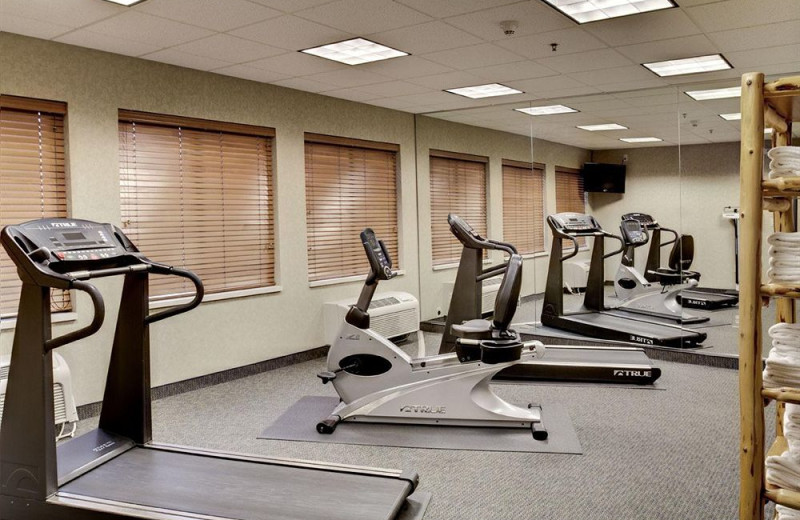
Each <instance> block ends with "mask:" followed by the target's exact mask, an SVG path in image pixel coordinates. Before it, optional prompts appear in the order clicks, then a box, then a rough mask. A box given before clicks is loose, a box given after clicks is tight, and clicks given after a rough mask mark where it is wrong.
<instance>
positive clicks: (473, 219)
mask: <svg viewBox="0 0 800 520" xmlns="http://www.w3.org/2000/svg"><path fill="white" fill-rule="evenodd" d="M487 162H488V159H486V158H485V157H477V156H466V155H461V154H453V153H450V152H435V151H431V156H430V177H431V239H432V242H433V243H432V250H433V265H434V266H437V265H446V264H452V263H455V262H458V261H459V258H460V257H461V249H462V246H461V242H459V241H458V239H457V238H456V237H454V236H453V234H452V233H451V232H450V226H449V225H448V224H447V215H448V214H449V213H455V214H456V215H458V216H460V217H462V218H463V219H465V220H466V221H467V222H468V223H469V224H470V225H471V226H472V227H473V228H474V229H475V231H476V232H477V233H478V234H480V235H483V236H486V164H487Z"/></svg>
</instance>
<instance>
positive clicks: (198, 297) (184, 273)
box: [145, 262, 205, 323]
mask: <svg viewBox="0 0 800 520" xmlns="http://www.w3.org/2000/svg"><path fill="white" fill-rule="evenodd" d="M148 270H149V271H151V272H152V273H155V274H163V275H172V276H180V277H182V278H188V279H189V280H190V281H191V282H192V283H193V284H194V289H195V294H194V298H192V300H191V301H190V302H188V303H185V304H183V305H176V306H175V307H172V308H170V309H167V310H165V311H161V312H157V313H156V314H151V315H149V316H147V318H145V320H146V321H147V323H155V322H157V321H160V320H163V319H165V318H169V317H172V316H176V315H178V314H183V313H184V312H188V311H190V310H192V309H194V308H195V307H197V306H198V305H200V303H201V302H202V301H203V295H204V294H205V289H204V288H203V282H202V280H200V277H199V276H197V275H196V274H194V273H193V272H191V271H189V270H187V269H181V268H179V267H172V266H168V265H163V264H157V263H155V262H149V269H148Z"/></svg>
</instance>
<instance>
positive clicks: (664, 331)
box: [569, 310, 697, 338]
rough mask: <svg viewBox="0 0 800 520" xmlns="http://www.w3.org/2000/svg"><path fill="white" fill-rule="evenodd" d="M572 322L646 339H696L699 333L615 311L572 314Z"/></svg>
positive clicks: (570, 317)
mask: <svg viewBox="0 0 800 520" xmlns="http://www.w3.org/2000/svg"><path fill="white" fill-rule="evenodd" d="M569 319H570V320H574V321H582V322H584V323H590V324H592V325H595V326H599V327H604V328H607V329H613V330H618V331H621V332H625V333H627V334H636V335H639V336H645V337H648V336H649V337H653V336H658V337H665V338H696V337H697V332H694V331H691V330H686V329H682V328H680V327H677V326H673V325H664V324H662V323H654V322H652V321H646V320H645V319H643V318H634V317H632V316H631V315H629V314H628V315H618V314H616V313H615V311H613V310H611V311H605V312H602V313H600V312H593V313H586V314H572V315H570V316H569Z"/></svg>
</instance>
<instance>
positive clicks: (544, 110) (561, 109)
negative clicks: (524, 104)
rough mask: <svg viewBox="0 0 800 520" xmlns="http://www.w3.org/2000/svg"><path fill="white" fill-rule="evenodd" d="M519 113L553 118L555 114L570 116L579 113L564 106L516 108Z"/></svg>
mask: <svg viewBox="0 0 800 520" xmlns="http://www.w3.org/2000/svg"><path fill="white" fill-rule="evenodd" d="M514 110H516V111H517V112H524V113H526V114H528V115H530V116H552V115H555V114H569V113H571V112H578V111H577V110H575V109H574V108H570V107H567V106H564V105H549V106H546V107H528V108H515V109H514Z"/></svg>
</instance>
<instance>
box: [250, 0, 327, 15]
mask: <svg viewBox="0 0 800 520" xmlns="http://www.w3.org/2000/svg"><path fill="white" fill-rule="evenodd" d="M250 1H251V2H255V3H257V4H261V5H265V6H267V7H272V8H273V9H277V10H279V11H283V12H284V13H294V12H296V11H302V10H303V9H308V8H309V7H316V6H318V5H322V4H328V3H330V2H331V0H250Z"/></svg>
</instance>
